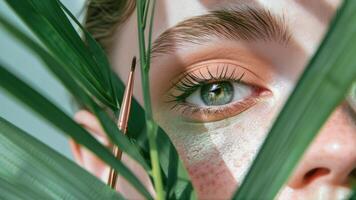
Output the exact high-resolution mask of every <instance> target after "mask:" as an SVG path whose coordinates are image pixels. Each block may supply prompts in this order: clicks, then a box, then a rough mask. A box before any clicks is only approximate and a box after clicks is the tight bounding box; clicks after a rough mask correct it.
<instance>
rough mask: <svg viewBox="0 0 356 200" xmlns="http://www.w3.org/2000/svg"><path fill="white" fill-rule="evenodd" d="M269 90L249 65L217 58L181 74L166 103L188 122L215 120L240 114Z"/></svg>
mask: <svg viewBox="0 0 356 200" xmlns="http://www.w3.org/2000/svg"><path fill="white" fill-rule="evenodd" d="M270 93H271V92H270V90H268V89H267V88H266V86H265V84H264V83H263V80H262V79H261V78H260V77H259V76H258V75H256V74H255V73H253V72H252V71H250V70H248V69H247V68H246V67H243V66H241V65H238V64H236V63H233V62H229V61H223V60H216V61H208V62H204V63H201V64H198V65H195V66H193V67H191V68H190V70H188V71H186V72H184V73H182V74H181V75H180V76H178V78H177V79H176V81H173V86H172V88H171V89H170V90H169V91H168V94H167V102H168V103H171V104H172V106H171V110H173V111H174V112H176V113H177V114H178V115H180V116H182V118H183V119H184V120H186V121H190V122H212V121H218V120H222V119H225V118H228V117H232V116H235V115H238V114H240V113H241V112H243V111H245V110H247V109H249V108H251V107H252V106H254V105H255V104H256V103H258V101H260V100H261V99H262V98H263V97H266V96H268V95H269V94H270Z"/></svg>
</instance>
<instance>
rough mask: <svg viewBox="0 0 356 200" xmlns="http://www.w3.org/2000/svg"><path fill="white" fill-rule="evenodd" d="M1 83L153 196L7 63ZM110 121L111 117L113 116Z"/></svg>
mask: <svg viewBox="0 0 356 200" xmlns="http://www.w3.org/2000/svg"><path fill="white" fill-rule="evenodd" d="M0 86H1V87H3V88H4V89H5V90H7V91H8V92H9V93H11V94H12V95H13V96H15V97H16V98H17V99H18V100H20V101H22V103H24V104H25V105H27V106H28V107H29V108H30V109H32V110H33V111H35V112H37V113H38V114H39V115H40V116H42V117H44V119H45V120H47V121H48V122H50V123H52V124H53V125H55V126H56V127H57V128H58V129H60V130H62V131H63V133H65V134H67V135H69V136H70V137H72V138H73V139H74V140H75V141H77V142H78V143H80V144H82V145H83V146H85V147H86V148H87V149H89V150H90V151H92V152H93V153H95V154H96V155H97V156H98V157H99V158H101V159H102V160H103V161H105V162H106V163H108V164H109V165H110V166H112V167H113V168H114V169H116V170H117V171H118V173H119V174H120V175H121V176H123V177H124V178H125V179H126V180H127V181H128V182H130V183H131V184H132V185H133V186H134V187H135V188H136V189H137V190H138V191H139V192H140V193H142V194H143V195H144V196H145V197H146V198H151V196H150V194H149V193H148V191H147V190H146V188H145V187H144V186H143V185H142V184H141V182H140V181H139V180H138V179H137V178H136V177H135V176H134V175H133V173H132V172H131V171H130V170H129V169H127V167H126V166H125V165H123V164H122V163H121V161H119V160H117V159H116V158H115V157H114V156H113V155H112V153H111V152H110V151H109V150H107V149H106V148H105V147H104V146H103V145H101V144H100V143H99V142H98V141H96V139H95V138H94V137H93V136H91V134H89V133H88V132H87V131H85V129H83V128H82V127H81V126H79V125H78V124H77V123H75V122H74V121H73V120H72V119H71V118H70V117H68V116H67V115H66V114H65V113H64V112H63V111H61V110H60V109H59V108H58V107H56V106H55V105H54V104H52V103H51V102H50V101H48V100H47V99H46V98H44V97H43V96H42V95H41V94H39V93H38V92H37V91H35V90H34V89H32V88H31V87H29V86H28V85H27V84H26V83H24V82H23V81H21V80H19V79H18V78H17V77H15V76H14V75H12V74H11V73H10V72H9V71H7V70H6V69H5V68H4V67H3V66H1V65H0ZM98 112H99V113H100V115H101V116H104V115H103V113H102V112H101V111H98ZM109 121H110V120H109Z"/></svg>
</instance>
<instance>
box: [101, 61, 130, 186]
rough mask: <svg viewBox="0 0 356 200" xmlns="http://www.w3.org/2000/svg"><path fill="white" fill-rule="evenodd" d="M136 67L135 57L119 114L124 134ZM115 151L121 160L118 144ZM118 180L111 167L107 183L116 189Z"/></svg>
mask: <svg viewBox="0 0 356 200" xmlns="http://www.w3.org/2000/svg"><path fill="white" fill-rule="evenodd" d="M135 67H136V57H133V59H132V63H131V71H130V74H129V78H128V80H127V85H126V89H125V93H124V97H123V100H122V104H121V108H120V114H119V120H118V127H119V129H120V131H121V132H122V133H124V134H126V130H127V123H128V121H129V115H130V107H131V99H132V91H133V85H134V72H135ZM113 152H114V155H115V157H116V158H117V159H118V160H121V155H122V152H121V151H120V150H119V148H118V147H117V146H114V149H113ZM116 181H117V172H116V171H115V170H114V169H113V168H110V173H109V178H108V183H107V184H108V185H109V186H110V187H111V188H113V189H115V186H116Z"/></svg>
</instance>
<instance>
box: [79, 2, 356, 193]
mask: <svg viewBox="0 0 356 200" xmlns="http://www.w3.org/2000/svg"><path fill="white" fill-rule="evenodd" d="M236 2H237V3H242V2H244V3H246V2H247V3H250V4H251V5H255V6H256V5H257V6H261V7H263V8H266V9H269V10H270V11H271V12H272V13H274V14H278V15H283V17H284V18H285V20H286V23H287V26H288V28H289V29H290V31H291V32H292V35H293V43H291V44H289V45H287V46H283V45H280V44H275V43H268V42H248V43H243V42H232V41H222V40H221V41H220V40H218V41H215V40H214V41H213V40H212V41H211V42H210V43H208V44H204V45H200V46H196V47H195V46H194V45H193V47H187V48H183V49H179V50H177V51H176V52H175V53H173V54H172V55H169V56H163V57H160V58H159V59H154V60H153V63H152V66H151V69H150V83H151V97H152V104H153V111H154V118H155V120H156V121H157V123H158V124H159V125H160V126H161V127H162V128H163V129H164V130H165V132H166V133H167V134H168V136H169V137H170V139H171V140H172V142H173V144H174V145H175V147H176V149H177V151H178V153H179V155H180V157H181V158H182V160H183V162H184V165H185V166H186V168H187V170H188V172H189V175H190V177H191V179H192V182H193V186H194V188H195V190H196V192H197V194H198V197H199V199H229V198H230V197H231V195H232V194H233V192H234V191H235V189H236V187H237V186H238V185H239V184H241V182H242V179H243V177H244V175H245V174H246V172H247V170H248V168H249V166H250V165H251V163H252V160H253V158H254V157H255V156H256V154H257V152H258V149H259V148H260V145H261V144H262V142H263V140H264V138H265V137H266V135H267V134H268V131H269V129H270V128H271V126H272V124H273V122H274V119H275V118H276V117H277V115H278V112H279V111H280V109H281V108H282V106H283V104H284V103H285V101H286V99H287V97H288V96H289V94H290V92H292V90H293V88H294V86H295V84H296V82H297V80H298V77H299V76H300V74H301V73H302V72H303V70H304V68H305V66H306V65H307V63H308V60H309V59H310V58H311V56H312V55H313V53H314V52H315V50H316V49H317V47H318V45H319V42H320V40H321V38H322V36H323V35H324V33H325V31H326V30H327V27H328V22H329V21H330V19H331V17H332V16H333V14H334V12H335V10H336V8H337V6H338V5H339V4H340V1H339V0H316V1H313V3H309V2H311V1H303V0H269V1H264V0H253V1H240V0H224V1H215V0H204V1H202V0H169V1H168V0H158V1H157V9H156V10H157V13H156V14H155V16H156V17H155V23H154V31H153V40H155V39H156V38H157V37H158V36H159V35H160V34H161V33H162V32H164V31H165V30H167V29H168V28H170V27H172V26H175V25H176V24H177V23H179V22H181V21H182V20H185V19H188V18H191V17H194V16H198V15H203V14H206V13H208V12H209V11H210V10H214V9H217V8H224V7H228V6H229V5H231V3H236ZM317 4H320V6H316V5H317ZM168 13H169V14H168ZM136 29H137V25H136V15H135V14H133V15H132V16H131V17H130V18H129V19H128V21H127V22H126V23H125V24H123V25H122V27H120V31H119V32H118V33H117V34H116V35H115V37H114V40H113V47H112V50H111V51H110V52H109V56H110V59H111V63H112V65H113V66H114V69H115V70H116V72H117V73H118V74H119V76H120V78H121V79H122V80H124V81H125V80H126V77H127V75H128V73H129V68H128V67H126V68H125V67H123V66H130V62H131V58H132V56H134V55H138V49H137V46H138V45H137V39H136V37H137V30H136ZM127 47H130V48H127ZM131 47H132V48H131ZM206 54H207V55H209V56H211V55H213V57H214V56H215V57H214V59H225V60H231V61H236V62H239V63H243V64H244V65H246V66H248V68H249V69H250V70H251V71H253V72H254V73H256V74H258V75H259V76H261V77H263V81H261V84H262V85H263V86H264V87H265V88H267V89H268V90H270V92H271V95H270V96H268V97H266V98H263V100H261V101H259V102H258V103H256V104H255V105H254V106H251V107H250V108H248V109H246V110H245V111H244V112H242V113H236V114H235V115H233V116H229V117H226V118H225V119H222V120H219V121H215V122H209V123H189V122H187V121H186V120H184V119H182V114H180V113H179V112H176V111H173V110H171V109H170V108H171V106H172V105H168V104H167V101H166V99H165V95H167V91H168V90H169V89H170V88H171V87H172V83H171V81H172V80H174V79H175V78H177V77H176V76H178V75H179V74H181V73H182V72H184V71H187V70H188V69H189V70H190V67H191V66H190V65H189V64H187V63H190V62H192V61H191V60H196V59H197V58H199V57H204V56H206ZM211 59H212V58H211ZM138 71H139V69H138ZM139 76H140V72H137V73H136V77H135V80H136V82H135V88H134V95H135V97H136V99H137V100H138V102H139V103H140V104H141V105H143V100H142V99H143V98H142V93H141V83H140V77H139ZM251 80H253V79H251ZM259 83H260V82H259ZM256 84H257V83H256ZM87 115H89V114H87ZM83 118H85V117H83V116H81V118H80V119H77V121H81V123H82V124H84V125H86V127H89V128H90V127H91V126H89V125H88V124H91V123H90V121H88V120H86V121H85V120H82V119H83ZM93 120H94V119H93ZM96 124H97V123H96ZM97 126H98V125H97ZM90 129H92V131H91V132H93V133H94V134H95V133H96V132H98V131H97V130H98V129H100V127H99V128H98V127H96V128H95V127H94V128H90ZM73 149H74V152H77V153H76V155H77V156H76V158H77V160H79V161H83V160H86V159H87V160H88V159H89V160H91V159H93V160H95V158H93V157H86V155H82V154H80V153H78V148H73ZM84 163H87V164H88V163H89V164H88V165H93V163H94V164H95V165H97V167H93V166H85V164H84V165H83V166H84V167H86V168H88V169H92V170H91V172H92V173H94V174H96V175H98V174H100V175H101V176H102V175H103V171H104V169H105V165H104V164H103V163H101V162H100V161H98V160H95V161H89V162H84ZM98 166H101V167H98ZM128 167H129V168H131V169H134V171H135V172H137V173H138V174H143V173H142V170H141V171H140V169H138V168H137V166H135V164H132V163H130V162H128ZM355 168H356V125H355V111H353V110H352V109H351V108H350V106H348V105H347V103H346V101H344V102H342V104H340V105H339V107H337V109H335V111H334V112H333V114H332V115H331V116H330V117H329V120H328V121H327V122H326V124H324V126H323V128H322V129H321V130H320V131H319V133H318V135H317V137H316V138H315V139H314V141H313V142H312V144H311V145H310V146H309V148H308V149H307V151H306V153H305V154H304V156H303V158H302V160H301V161H300V162H299V164H298V166H297V167H296V169H295V170H294V172H293V174H292V175H291V177H290V178H289V180H288V181H287V182H286V183H285V186H284V187H283V188H282V189H281V191H280V192H279V194H278V196H277V199H303V200H304V199H345V198H346V195H347V193H349V192H350V189H349V182H350V179H351V171H352V170H355ZM319 169H321V170H319ZM313 170H314V171H315V172H316V173H314V174H312V175H310V172H313ZM325 172H327V173H325ZM308 174H309V175H308ZM102 178H103V180H105V176H102ZM140 178H141V180H143V182H145V185H146V186H147V187H148V188H150V191H153V189H152V185H150V183H149V179H148V178H147V176H146V177H145V176H144V175H142V176H140ZM123 184H124V183H123ZM128 187H129V186H128ZM119 191H120V192H124V194H125V197H127V198H129V199H130V197H131V199H138V198H139V197H140V195H137V194H133V193H134V192H133V193H131V194H128V192H127V191H128V189H126V190H124V189H119ZM130 191H131V190H130ZM152 193H153V192H152Z"/></svg>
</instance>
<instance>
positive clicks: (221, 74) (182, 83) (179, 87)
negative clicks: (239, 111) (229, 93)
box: [168, 65, 245, 109]
mask: <svg viewBox="0 0 356 200" xmlns="http://www.w3.org/2000/svg"><path fill="white" fill-rule="evenodd" d="M220 68H221V71H220ZM206 70H207V72H208V77H205V76H204V75H203V74H202V72H201V70H200V69H199V70H198V73H199V74H197V73H196V72H187V73H185V74H183V76H184V78H182V79H181V80H179V81H178V82H176V83H174V84H173V88H174V89H175V90H176V91H179V92H181V93H182V94H180V95H174V94H169V97H170V100H169V101H168V102H176V103H177V104H179V103H185V99H186V98H187V97H188V96H189V95H191V94H192V93H193V92H194V91H196V90H197V89H198V88H199V87H201V86H203V85H205V84H208V83H214V82H221V81H231V82H236V83H240V82H241V80H242V78H243V76H244V75H245V73H242V74H241V75H240V76H237V74H236V69H234V70H233V71H232V72H230V74H228V66H227V65H220V66H218V67H217V71H216V74H213V73H212V71H211V70H210V69H209V67H206ZM175 107H176V105H175V106H173V107H172V109H174V108H175ZM192 107H193V106H192Z"/></svg>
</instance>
